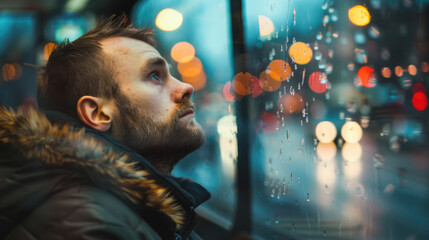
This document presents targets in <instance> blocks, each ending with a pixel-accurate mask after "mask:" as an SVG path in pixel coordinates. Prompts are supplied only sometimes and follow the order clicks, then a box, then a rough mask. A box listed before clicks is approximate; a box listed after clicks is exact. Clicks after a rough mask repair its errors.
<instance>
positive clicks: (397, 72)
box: [395, 66, 404, 77]
mask: <svg viewBox="0 0 429 240" xmlns="http://www.w3.org/2000/svg"><path fill="white" fill-rule="evenodd" d="M395 75H396V76H398V77H401V76H402V75H404V70H403V69H402V67H401V66H396V67H395Z"/></svg>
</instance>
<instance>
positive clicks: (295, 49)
mask: <svg viewBox="0 0 429 240" xmlns="http://www.w3.org/2000/svg"><path fill="white" fill-rule="evenodd" d="M289 56H290V57H291V58H292V60H293V61H294V62H295V63H297V64H300V65H305V64H307V63H309V62H310V61H311V59H312V58H313V50H311V48H309V47H308V46H307V44H305V43H303V42H297V43H294V44H292V46H290V48H289Z"/></svg>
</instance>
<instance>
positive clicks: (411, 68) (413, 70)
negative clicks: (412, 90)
mask: <svg viewBox="0 0 429 240" xmlns="http://www.w3.org/2000/svg"><path fill="white" fill-rule="evenodd" d="M408 73H409V74H410V75H412V76H415V75H417V67H416V66H415V65H412V64H411V65H409V66H408Z"/></svg>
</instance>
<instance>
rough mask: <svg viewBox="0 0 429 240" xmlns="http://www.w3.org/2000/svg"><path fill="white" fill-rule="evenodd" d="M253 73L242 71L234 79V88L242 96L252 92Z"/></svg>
mask: <svg viewBox="0 0 429 240" xmlns="http://www.w3.org/2000/svg"><path fill="white" fill-rule="evenodd" d="M251 78H252V75H251V74H250V73H248V72H240V73H237V74H236V75H235V76H234V79H233V80H232V88H233V89H234V91H235V92H236V93H238V94H240V95H242V96H246V95H249V94H250V93H252V80H251Z"/></svg>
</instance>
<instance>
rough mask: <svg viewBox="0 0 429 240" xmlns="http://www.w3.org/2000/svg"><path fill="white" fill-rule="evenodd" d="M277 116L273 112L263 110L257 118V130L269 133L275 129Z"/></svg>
mask: <svg viewBox="0 0 429 240" xmlns="http://www.w3.org/2000/svg"><path fill="white" fill-rule="evenodd" d="M276 124H277V117H276V115H274V114H273V113H270V112H264V113H263V114H262V115H261V117H260V118H259V126H258V128H259V130H262V131H263V132H264V133H267V134H270V133H274V132H275V131H276Z"/></svg>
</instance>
